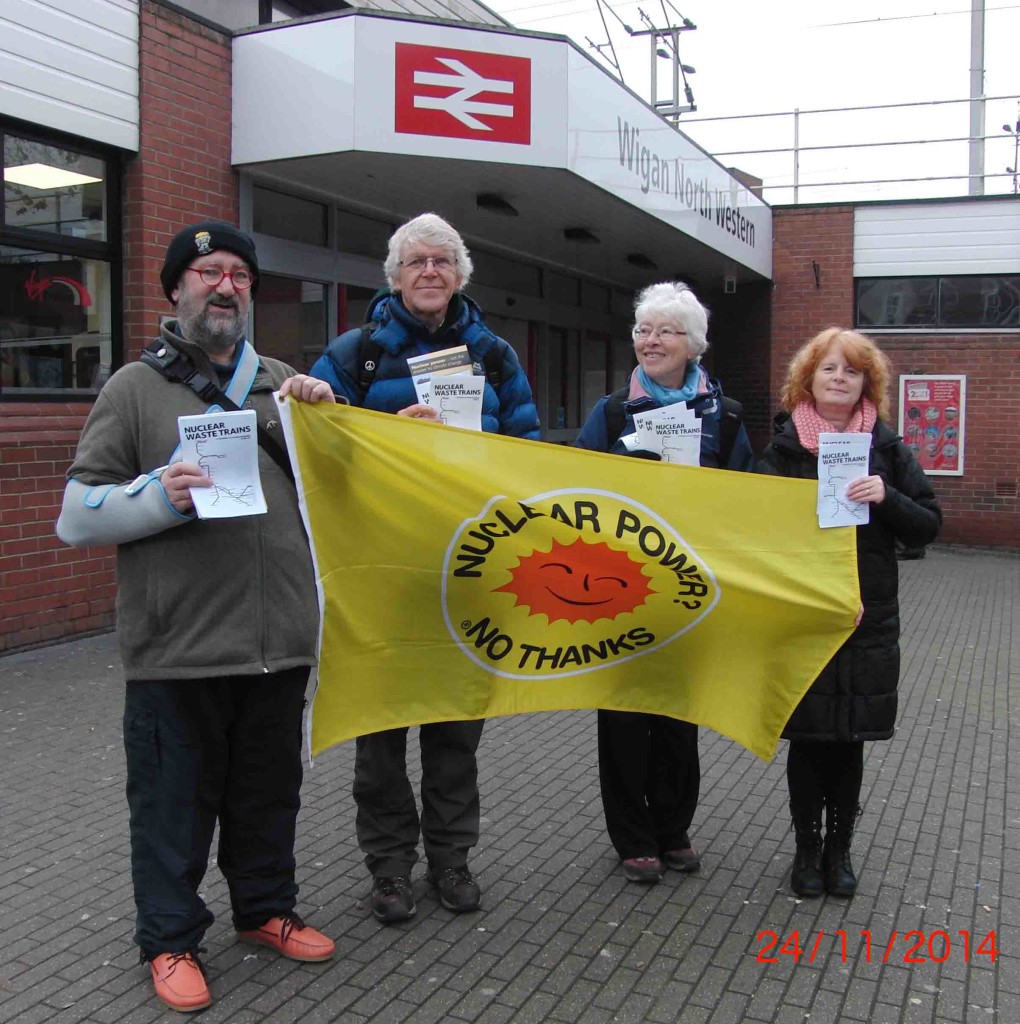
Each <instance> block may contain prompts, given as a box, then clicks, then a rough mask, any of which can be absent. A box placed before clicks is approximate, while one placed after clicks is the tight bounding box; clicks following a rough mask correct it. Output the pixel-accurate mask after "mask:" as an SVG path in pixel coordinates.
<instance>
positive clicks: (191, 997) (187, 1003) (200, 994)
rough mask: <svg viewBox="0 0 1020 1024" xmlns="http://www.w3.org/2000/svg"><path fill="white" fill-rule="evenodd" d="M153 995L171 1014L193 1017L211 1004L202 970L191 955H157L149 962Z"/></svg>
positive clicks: (200, 963)
mask: <svg viewBox="0 0 1020 1024" xmlns="http://www.w3.org/2000/svg"><path fill="white" fill-rule="evenodd" d="M149 969H150V970H151V971H152V984H153V985H154V986H155V987H156V995H157V996H159V998H160V999H162V1000H163V1002H164V1003H166V1005H167V1006H169V1007H170V1009H172V1010H179V1011H180V1012H181V1013H192V1012H193V1011H194V1010H204V1009H205V1008H206V1007H207V1006H208V1005H209V1004H210V1003H211V1002H212V996H211V995H209V986H208V985H207V984H206V981H205V968H204V967H203V966H202V961H201V960H199V959H198V957H197V956H195V954H194V953H160V954H159V956H157V957H156V958H155V959H154V960H150V961H149Z"/></svg>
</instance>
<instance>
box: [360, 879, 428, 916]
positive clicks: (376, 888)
mask: <svg viewBox="0 0 1020 1024" xmlns="http://www.w3.org/2000/svg"><path fill="white" fill-rule="evenodd" d="M369 903H370V904H371V907H372V913H373V914H375V917H376V920H377V921H382V923H383V924H392V923H393V922H394V921H406V920H407V919H408V918H410V917H414V913H415V911H416V910H417V907H415V905H414V893H413V892H412V891H411V879H410V877H409V876H408V875H393V876H392V877H390V878H381V877H380V878H376V879H374V881H373V883H372V896H371V898H370V900H369Z"/></svg>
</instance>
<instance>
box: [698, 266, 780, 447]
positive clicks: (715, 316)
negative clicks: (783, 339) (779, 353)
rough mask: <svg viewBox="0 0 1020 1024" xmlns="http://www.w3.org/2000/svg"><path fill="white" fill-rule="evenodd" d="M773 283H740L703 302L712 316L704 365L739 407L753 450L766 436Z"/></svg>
mask: <svg viewBox="0 0 1020 1024" xmlns="http://www.w3.org/2000/svg"><path fill="white" fill-rule="evenodd" d="M771 291H772V285H771V284H770V283H769V282H767V281H765V282H762V283H760V284H741V285H740V286H739V288H738V289H737V291H736V292H735V293H733V294H732V295H725V294H723V293H722V292H717V293H715V294H714V295H712V296H710V297H708V298H706V300H705V301H706V305H708V307H709V310H710V312H711V318H710V320H709V324H708V340H709V348H708V352H707V354H706V356H705V359H704V364H705V367H706V368H707V369H708V371H709V373H711V374H712V376H713V377H718V378H719V381H720V383H721V384H722V387H723V392H724V393H725V394H727V395H729V396H730V397H731V398H735V399H736V400H737V401H738V402H740V403H741V404H742V405H743V407H744V425H745V426H746V427H747V433H748V436H749V437H750V439H751V447H752V448H754V450H755V451H756V452H759V451H761V450H762V448H764V447H765V445H766V444H767V443H768V440H769V437H771V429H770V423H771V418H772V414H771V410H770V408H769V383H770V381H769V373H770V368H769V360H768V358H767V356H766V353H767V352H768V350H769V302H770V294H771Z"/></svg>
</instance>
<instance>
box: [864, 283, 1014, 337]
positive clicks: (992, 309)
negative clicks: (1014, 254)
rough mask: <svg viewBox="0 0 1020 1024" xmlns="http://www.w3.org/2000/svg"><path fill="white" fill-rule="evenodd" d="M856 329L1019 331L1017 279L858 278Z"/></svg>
mask: <svg viewBox="0 0 1020 1024" xmlns="http://www.w3.org/2000/svg"><path fill="white" fill-rule="evenodd" d="M856 284H857V326H858V327H900V328H928V329H934V328H942V329H949V330H952V329H955V328H986V329H995V328H1003V327H1020V275H996V276H993V275H982V276H979V275H968V276H958V277H948V276H946V277H874V278H859V279H858V280H857V282H856Z"/></svg>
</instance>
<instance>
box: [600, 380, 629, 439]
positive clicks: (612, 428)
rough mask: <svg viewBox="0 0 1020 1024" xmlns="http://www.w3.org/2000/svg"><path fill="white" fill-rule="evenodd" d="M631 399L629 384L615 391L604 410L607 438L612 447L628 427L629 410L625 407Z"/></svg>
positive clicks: (607, 400)
mask: <svg viewBox="0 0 1020 1024" xmlns="http://www.w3.org/2000/svg"><path fill="white" fill-rule="evenodd" d="M629 397H630V385H629V384H627V385H625V386H624V387H622V388H620V389H619V390H617V391H614V392H613V393H612V394H611V395H610V396H609V398H607V399H606V405H605V410H604V411H605V414H606V437H607V438H608V441H609V444H610V445H612V444H614V443H615V442H616V440H617V439H618V438H619V436H620V435H621V434H622V433H623V428H624V427H625V426H626V425H627V410H626V409H625V408H624V405H625V403H626V401H627V399H628V398H629Z"/></svg>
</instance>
